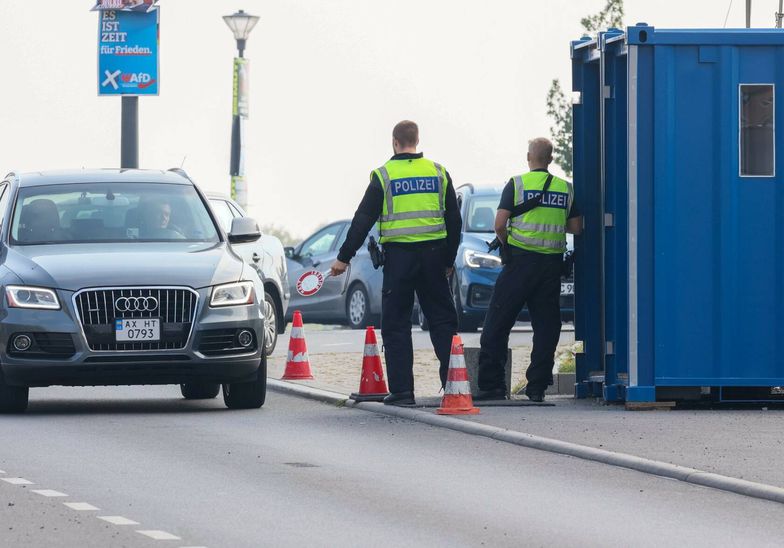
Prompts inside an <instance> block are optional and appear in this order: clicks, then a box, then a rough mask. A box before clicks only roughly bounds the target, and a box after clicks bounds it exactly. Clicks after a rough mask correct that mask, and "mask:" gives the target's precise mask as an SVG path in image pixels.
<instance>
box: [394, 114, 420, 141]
mask: <svg viewBox="0 0 784 548" xmlns="http://www.w3.org/2000/svg"><path fill="white" fill-rule="evenodd" d="M392 138H393V139H395V140H396V141H397V142H398V143H400V146H404V147H415V146H417V143H419V127H418V126H417V125H416V122H412V121H411V120H403V121H402V122H398V124H397V125H396V126H395V129H393V130H392Z"/></svg>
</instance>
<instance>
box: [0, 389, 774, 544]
mask: <svg viewBox="0 0 784 548" xmlns="http://www.w3.org/2000/svg"><path fill="white" fill-rule="evenodd" d="M178 396H179V394H178V391H177V389H176V388H174V387H133V388H127V387H121V388H48V389H38V390H33V391H32V399H31V406H30V411H29V413H27V414H26V415H21V416H4V417H2V418H0V420H2V428H0V448H1V449H0V469H2V470H3V471H4V473H3V474H0V479H1V480H3V481H0V545H1V546H21V545H24V546H53V545H57V546H80V547H81V546H87V547H90V546H210V547H218V546H229V547H242V546H337V545H341V546H392V545H395V546H398V545H405V546H483V545H486V546H523V545H525V546H575V545H579V546H613V545H616V546H645V545H649V546H653V545H658V546H661V545H667V544H670V543H671V544H676V543H677V545H691V546H716V545H727V544H734V545H739V544H742V545H754V546H764V545H770V546H773V545H780V542H781V536H780V523H781V522H782V520H784V506H782V505H780V504H776V503H771V502H764V501H760V500H756V499H751V498H746V497H742V496H738V495H732V494H729V493H725V492H720V491H715V490H711V489H707V488H701V487H696V486H692V485H688V484H684V483H680V482H677V481H672V480H665V479H662V478H658V477H654V476H650V475H644V474H640V473H637V472H632V471H629V470H624V469H619V468H614V467H609V466H605V465H600V464H595V463H590V462H585V461H581V460H578V459H574V458H570V457H564V456H558V455H553V454H549V453H545V452H540V451H534V450H529V449H524V448H520V447H517V446H512V445H509V444H505V443H502V442H497V441H492V440H488V439H485V438H478V437H473V436H468V435H466V434H461V433H457V432H452V431H447V430H443V429H438V428H434V427H429V426H425V425H422V424H419V423H412V422H408V421H404V420H398V419H393V418H390V417H384V416H380V415H375V414H372V413H368V412H363V411H359V410H353V409H347V408H337V407H334V406H330V405H327V404H321V403H316V402H311V401H308V400H303V399H298V398H295V397H293V396H283V395H278V394H274V393H273V394H271V395H270V397H269V399H268V402H267V406H265V408H263V409H262V410H259V411H241V412H237V411H228V410H226V409H225V408H224V407H223V405H222V402H221V401H220V400H211V401H206V402H185V401H183V400H181V399H179V397H178ZM15 478H16V479H15ZM8 480H12V481H10V482H9V481H8ZM25 481H27V482H32V483H30V484H24V482H25ZM34 490H39V491H40V490H55V491H57V493H52V492H50V491H43V492H41V493H36V492H34ZM58 494H62V495H65V496H51V495H58ZM47 495H49V496H47ZM64 503H70V504H71V505H72V507H69V506H66V505H65V504H64ZM73 503H82V504H76V505H74V504H73ZM85 504H86V505H87V506H85ZM80 508H81V509H80ZM93 508H95V509H93ZM99 516H101V517H103V518H104V519H100V518H99ZM128 521H132V522H135V523H127V522H128ZM122 523H126V524H122ZM137 531H145V533H144V534H142V533H139V532H137ZM153 537H159V538H161V539H165V538H169V539H171V540H153ZM173 537H178V538H177V539H174V538H173Z"/></svg>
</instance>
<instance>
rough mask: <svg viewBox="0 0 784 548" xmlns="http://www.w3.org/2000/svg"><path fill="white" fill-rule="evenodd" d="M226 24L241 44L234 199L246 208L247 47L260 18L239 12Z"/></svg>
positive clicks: (233, 161) (237, 62) (234, 139)
mask: <svg viewBox="0 0 784 548" xmlns="http://www.w3.org/2000/svg"><path fill="white" fill-rule="evenodd" d="M223 20H224V21H225V22H226V25H227V26H228V27H229V28H230V29H231V32H232V33H233V34H234V39H235V40H236V41H237V52H238V56H237V57H235V58H234V91H233V93H232V96H233V97H232V99H233V104H232V122H231V163H230V165H229V173H230V174H231V197H232V198H234V199H235V200H236V201H237V203H239V204H240V206H242V207H243V208H245V207H247V205H248V184H247V181H246V180H245V153H244V145H245V143H244V139H243V136H244V133H245V132H244V126H245V120H246V119H247V118H248V60H247V59H245V44H246V43H247V40H248V35H250V31H252V30H253V27H255V26H256V23H258V22H259V18H258V17H256V16H255V15H250V14H248V13H245V12H244V11H243V10H239V11H238V12H237V13H234V14H232V15H225V16H224V17H223Z"/></svg>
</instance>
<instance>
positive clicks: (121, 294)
mask: <svg viewBox="0 0 784 548" xmlns="http://www.w3.org/2000/svg"><path fill="white" fill-rule="evenodd" d="M198 299H199V296H198V294H197V293H196V292H195V291H193V290H192V289H187V288H168V287H167V288H158V287H150V288H137V287H134V288H127V287H126V288H108V289H87V290H83V291H80V292H78V293H77V294H76V296H75V297H74V305H75V307H76V313H77V315H78V316H79V321H80V322H81V324H82V329H83V331H84V336H85V339H87V344H88V345H89V347H90V349H91V350H95V351H105V352H115V351H134V350H136V351H139V350H180V349H183V348H185V346H186V345H187V344H188V339H189V338H190V334H191V331H192V328H193V322H194V320H195V316H196V305H197V303H198ZM144 318H160V328H161V329H160V335H161V337H160V340H159V341H150V342H136V341H134V342H118V341H117V340H116V335H115V321H116V320H118V319H123V320H125V319H144Z"/></svg>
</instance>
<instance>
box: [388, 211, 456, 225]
mask: <svg viewBox="0 0 784 548" xmlns="http://www.w3.org/2000/svg"><path fill="white" fill-rule="evenodd" d="M443 216H444V211H443V210H438V211H406V212H405V213H393V214H392V215H382V216H381V218H380V219H379V220H380V221H381V222H384V221H408V220H410V219H440V218H442V217H443Z"/></svg>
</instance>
